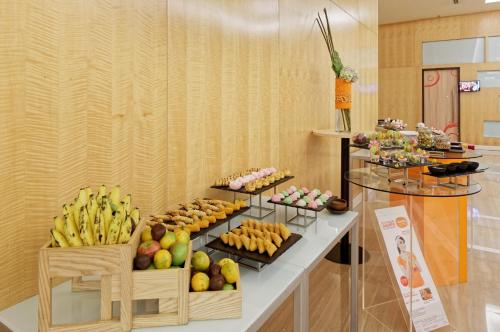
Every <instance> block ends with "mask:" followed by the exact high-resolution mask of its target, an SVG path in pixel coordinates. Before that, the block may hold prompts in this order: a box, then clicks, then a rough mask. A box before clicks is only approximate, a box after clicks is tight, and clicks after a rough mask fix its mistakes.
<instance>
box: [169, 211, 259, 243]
mask: <svg viewBox="0 0 500 332" xmlns="http://www.w3.org/2000/svg"><path fill="white" fill-rule="evenodd" d="M248 210H250V207H249V206H245V207H242V208H240V209H239V210H238V211H234V212H233V213H232V214H230V215H228V216H227V218H224V219H218V220H217V221H216V222H214V223H213V224H210V226H208V227H207V228H200V231H199V232H194V233H191V236H190V238H191V240H194V239H197V238H199V237H200V236H202V235H205V234H206V233H208V232H209V231H211V230H212V229H214V228H216V227H219V226H220V225H222V224H224V223H226V222H228V221H230V220H231V219H233V218H236V217H237V216H239V215H242V214H243V213H245V212H247V211H248ZM165 225H175V224H172V223H169V222H166V223H165Z"/></svg>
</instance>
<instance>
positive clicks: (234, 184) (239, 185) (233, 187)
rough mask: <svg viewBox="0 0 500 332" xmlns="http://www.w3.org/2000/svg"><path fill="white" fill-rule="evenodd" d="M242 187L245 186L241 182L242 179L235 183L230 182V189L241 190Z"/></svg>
mask: <svg viewBox="0 0 500 332" xmlns="http://www.w3.org/2000/svg"><path fill="white" fill-rule="evenodd" d="M242 186H243V183H242V182H241V180H240V179H236V180H234V181H231V182H229V188H231V189H233V190H238V189H241V187H242Z"/></svg>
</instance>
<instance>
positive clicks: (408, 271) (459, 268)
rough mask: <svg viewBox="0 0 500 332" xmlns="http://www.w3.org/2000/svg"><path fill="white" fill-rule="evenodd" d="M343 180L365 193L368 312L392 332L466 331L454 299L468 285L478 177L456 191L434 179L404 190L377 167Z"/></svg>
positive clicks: (364, 304) (461, 183)
mask: <svg viewBox="0 0 500 332" xmlns="http://www.w3.org/2000/svg"><path fill="white" fill-rule="evenodd" d="M420 173H422V172H420ZM344 178H345V179H346V180H347V181H349V182H350V183H351V184H353V185H356V186H359V187H361V188H362V209H363V213H362V221H361V227H362V233H361V238H362V246H363V247H364V248H365V249H366V250H368V251H369V253H370V260H368V261H365V262H364V264H363V265H362V266H361V273H362V280H363V281H362V288H363V292H362V307H363V310H365V312H366V313H367V314H370V315H372V316H374V317H375V318H376V319H377V320H379V321H380V322H381V323H383V324H384V325H386V326H388V327H389V328H390V329H391V330H397V331H399V330H407V331H430V330H433V329H434V328H436V327H440V326H441V327H442V329H443V330H445V331H448V330H450V331H451V330H454V329H458V330H461V328H460V323H459V321H460V314H461V312H460V311H461V310H460V308H459V307H458V308H457V305H456V303H455V301H456V299H457V297H459V296H460V286H461V285H463V284H464V283H467V280H468V246H467V243H468V235H470V234H468V232H467V229H468V222H472V218H473V216H472V212H471V211H472V205H473V203H474V201H473V196H474V195H475V194H477V193H479V192H480V191H481V186H480V184H478V183H475V182H474V179H473V176H472V177H471V178H469V179H468V181H459V182H458V184H457V185H454V186H442V185H439V183H438V182H437V180H436V178H434V177H430V176H424V179H423V181H414V182H409V183H406V184H403V183H400V182H395V181H390V180H389V178H388V177H387V172H386V170H385V167H383V166H373V165H371V166H370V167H365V168H359V169H353V170H351V171H349V172H346V173H345V174H344ZM389 281H390V282H389ZM395 311H401V312H402V314H403V317H404V321H401V320H400V321H399V322H398V320H397V319H395V314H394V313H395ZM410 322H412V323H413V324H412V323H410ZM440 331H441V330H440Z"/></svg>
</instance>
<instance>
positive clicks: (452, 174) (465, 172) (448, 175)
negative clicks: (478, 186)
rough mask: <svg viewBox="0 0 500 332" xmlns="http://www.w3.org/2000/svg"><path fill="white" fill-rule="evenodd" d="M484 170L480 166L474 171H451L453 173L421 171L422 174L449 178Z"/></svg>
mask: <svg viewBox="0 0 500 332" xmlns="http://www.w3.org/2000/svg"><path fill="white" fill-rule="evenodd" d="M485 170H486V168H481V169H476V170H475V171H463V172H453V173H448V172H446V173H444V174H432V173H431V172H425V173H422V175H427V176H432V177H435V178H450V177H456V176H465V175H472V174H478V173H483V172H484V171H485Z"/></svg>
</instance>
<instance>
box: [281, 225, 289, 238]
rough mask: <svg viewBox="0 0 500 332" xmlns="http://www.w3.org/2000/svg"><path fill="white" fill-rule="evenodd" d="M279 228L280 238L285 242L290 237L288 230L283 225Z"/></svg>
mask: <svg viewBox="0 0 500 332" xmlns="http://www.w3.org/2000/svg"><path fill="white" fill-rule="evenodd" d="M279 228H280V235H281V237H282V238H283V240H285V241H286V240H287V239H288V238H289V237H290V235H291V233H290V230H289V229H288V227H286V226H285V225H284V224H279Z"/></svg>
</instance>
